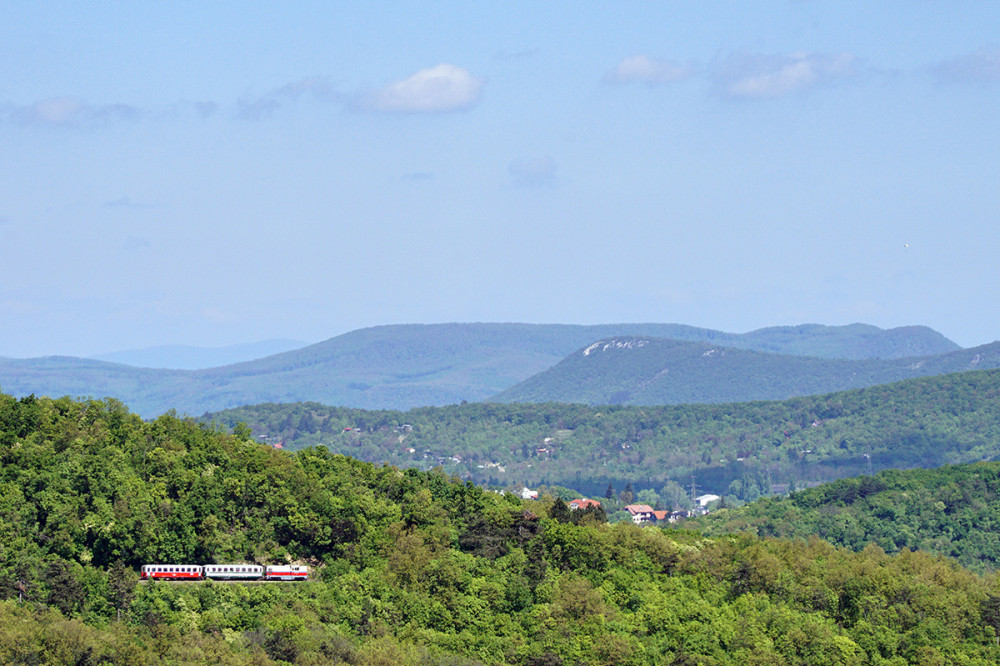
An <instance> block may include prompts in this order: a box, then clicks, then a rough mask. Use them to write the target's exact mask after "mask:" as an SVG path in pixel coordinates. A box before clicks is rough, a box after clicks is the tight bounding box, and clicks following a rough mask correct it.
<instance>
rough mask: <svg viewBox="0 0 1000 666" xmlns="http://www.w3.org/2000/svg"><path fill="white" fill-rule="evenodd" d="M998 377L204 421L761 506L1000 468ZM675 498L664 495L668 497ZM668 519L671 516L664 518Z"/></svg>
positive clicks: (499, 477) (396, 459)
mask: <svg viewBox="0 0 1000 666" xmlns="http://www.w3.org/2000/svg"><path fill="white" fill-rule="evenodd" d="M998 398H1000V371H997V370H981V371H975V372H966V373H957V374H952V375H942V376H937V377H929V378H922V379H914V380H908V381H904V382H898V383H896V384H891V385H884V386H877V387H873V388H869V389H861V390H854V391H848V392H843V393H835V394H829V395H823V396H812V397H806V398H795V399H792V400H786V401H780V402H755V403H739V404H730V405H682V406H660V407H622V406H617V407H587V406H582V405H559V404H526V405H517V404H515V405H497V404H467V405H455V406H451V407H442V408H426V409H414V410H411V411H408V412H394V411H365V410H356V409H344V408H336V407H327V406H324V405H320V404H316V403H295V404H282V405H277V404H264V405H256V406H250V407H243V408H239V409H234V410H229V411H226V412H220V413H216V414H210V415H206V417H205V418H206V420H207V421H213V420H215V421H218V422H219V423H221V424H223V425H225V426H227V427H232V426H233V425H235V424H236V423H239V422H244V423H247V424H249V425H250V427H251V429H252V431H253V434H254V435H255V436H257V437H260V438H262V439H263V440H264V441H267V442H269V443H272V444H276V443H282V444H283V446H285V447H286V448H290V449H296V448H300V447H304V446H310V445H323V446H326V447H328V448H330V449H331V450H332V451H335V452H337V453H342V454H345V455H350V456H353V457H355V458H359V459H361V460H368V461H373V462H377V461H389V462H391V463H392V464H394V465H397V466H400V467H409V466H415V467H419V468H422V469H430V468H432V467H436V466H443V468H444V469H446V470H447V471H449V472H450V473H453V474H455V475H458V476H460V477H462V478H465V479H471V480H473V481H475V482H478V483H490V484H495V485H499V486H512V485H516V484H527V485H534V484H548V485H561V486H568V487H572V488H576V489H578V490H581V491H583V492H585V493H587V494H589V495H591V496H598V497H600V496H603V495H604V492H605V489H606V488H607V486H608V484H609V483H611V484H613V485H614V486H615V488H617V489H618V490H621V489H622V488H623V487H624V485H625V484H626V483H628V482H631V483H632V484H633V486H634V487H635V489H636V491H637V492H638V491H639V490H642V489H653V490H656V491H657V492H659V491H661V490H662V489H663V488H664V487H665V486H667V485H668V484H673V485H674V486H678V485H679V486H684V487H688V486H689V485H690V482H691V477H692V475H693V476H695V480H696V484H697V487H698V488H699V490H706V491H712V492H715V493H716V494H719V495H728V496H732V497H734V498H736V499H738V500H752V499H756V498H757V497H759V496H761V495H766V494H768V493H770V492H771V491H773V490H778V489H784V487H787V486H788V485H792V484H795V485H797V486H798V487H804V486H805V485H806V484H807V483H815V482H821V481H828V480H832V479H836V478H840V477H845V476H853V475H857V474H862V473H866V472H869V471H878V470H881V469H887V468H912V467H936V466H939V465H944V464H952V463H962V462H972V461H979V460H987V459H993V458H995V457H997V456H998V455H1000V400H998ZM661 495H666V493H661ZM667 508H669V507H667Z"/></svg>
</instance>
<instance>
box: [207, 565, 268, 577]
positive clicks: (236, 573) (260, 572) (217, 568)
mask: <svg viewBox="0 0 1000 666" xmlns="http://www.w3.org/2000/svg"><path fill="white" fill-rule="evenodd" d="M204 569H205V578H211V579H213V580H260V579H261V578H263V577H264V567H262V566H260V565H258V564H206V565H205V566H204Z"/></svg>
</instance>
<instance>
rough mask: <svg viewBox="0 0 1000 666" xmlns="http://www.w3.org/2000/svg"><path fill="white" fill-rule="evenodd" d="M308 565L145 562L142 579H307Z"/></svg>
mask: <svg viewBox="0 0 1000 666" xmlns="http://www.w3.org/2000/svg"><path fill="white" fill-rule="evenodd" d="M308 577H309V567H307V566H304V565H301V564H271V565H268V566H266V567H262V566H260V565H259V564H144V565H142V568H141V569H140V570H139V579H140V580H204V579H206V578H208V579H211V580H305V579H306V578H308Z"/></svg>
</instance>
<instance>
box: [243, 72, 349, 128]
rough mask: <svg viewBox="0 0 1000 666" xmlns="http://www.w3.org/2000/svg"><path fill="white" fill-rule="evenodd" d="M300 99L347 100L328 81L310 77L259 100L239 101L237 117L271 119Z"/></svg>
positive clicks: (286, 85)
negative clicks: (286, 106)
mask: <svg viewBox="0 0 1000 666" xmlns="http://www.w3.org/2000/svg"><path fill="white" fill-rule="evenodd" d="M300 97H311V98H313V99H316V100H320V101H324V102H330V101H332V102H342V101H344V99H345V98H344V95H342V94H341V93H338V92H337V91H336V90H335V89H334V88H333V86H332V85H331V84H330V82H329V81H328V80H327V79H325V78H323V77H310V78H305V79H301V80H299V81H294V82H292V83H287V84H285V85H283V86H281V87H280V88H275V89H274V90H272V91H270V92H269V93H267V94H265V95H262V96H261V97H258V98H257V99H250V100H247V99H242V98H241V99H239V100H237V102H236V115H237V117H239V118H241V119H243V120H262V119H264V118H269V117H271V116H272V115H274V114H275V112H277V111H278V110H279V109H280V108H282V107H283V106H285V105H286V104H288V103H290V102H294V101H296V100H298V99H299V98H300Z"/></svg>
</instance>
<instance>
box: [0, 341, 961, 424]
mask: <svg viewBox="0 0 1000 666" xmlns="http://www.w3.org/2000/svg"><path fill="white" fill-rule="evenodd" d="M608 336H648V337H651V338H673V339H680V340H693V341H702V342H710V343H711V344H714V345H723V344H724V345H727V346H728V347H734V348H746V349H754V350H759V351H774V350H779V351H782V350H784V351H786V352H787V353H794V354H808V355H810V356H824V357H828V358H847V359H853V358H866V357H871V356H878V357H883V358H892V357H895V356H898V355H899V354H901V353H905V352H909V351H912V350H919V353H920V354H927V355H931V354H940V353H943V352H949V351H953V350H955V349H958V348H959V347H958V346H957V345H956V344H955V343H953V342H951V341H950V340H948V339H947V338H945V337H943V336H942V335H940V334H939V333H937V332H935V331H933V330H931V329H928V328H925V327H919V326H918V327H908V328H905V329H891V330H887V331H886V330H882V329H879V328H876V327H874V326H867V325H863V324H854V325H851V326H820V325H806V326H796V327H778V328H768V329H761V330H760V331H754V332H751V333H746V334H733V333H722V332H719V331H712V330H709V329H702V328H695V327H691V326H683V325H678V324H605V325H596V326H574V325H562V324H433V325H398V326H379V327H374V328H366V329H361V330H357V331H353V332H350V333H346V334H344V335H340V336H337V337H335V338H331V339H329V340H326V341H324V342H320V343H317V344H314V345H310V346H308V347H304V348H301V349H296V350H293V351H288V352H283V353H280V354H275V355H272V356H268V357H265V358H261V359H257V360H254V361H247V362H243V363H237V364H232V365H227V366H222V367H217V368H210V369H205V370H163V369H150V368H134V367H131V366H127V365H122V364H116V363H107V362H102V361H95V360H90V359H78V358H71V357H45V358H37V359H26V360H16V359H0V390H3V391H5V392H7V393H11V394H13V395H19V396H20V395H27V394H30V393H36V394H39V395H50V396H62V395H70V396H93V397H105V396H110V397H114V398H118V399H120V400H122V401H123V402H125V403H126V404H127V405H129V407H130V408H131V409H133V410H134V411H136V412H138V413H140V414H142V415H143V416H146V417H150V416H155V415H157V414H160V413H163V412H164V411H167V410H170V409H176V410H177V411H178V412H180V413H182V414H184V413H187V414H201V413H204V412H206V411H216V410H220V409H226V408H229V407H235V406H239V405H245V404H254V403H261V402H298V401H316V402H322V403H325V404H330V405H341V406H348V407H360V408H367V409H408V408H411V407H416V406H429V405H445V404H454V403H459V402H462V401H477V400H484V399H486V398H489V397H490V396H493V395H495V394H497V393H499V392H501V391H504V390H505V389H508V388H510V387H511V386H514V385H515V384H517V383H518V382H521V381H523V380H525V379H527V378H529V377H531V376H533V375H535V374H537V373H540V372H542V371H543V370H545V369H547V368H550V367H551V366H552V365H554V364H556V363H558V362H559V361H561V360H562V359H563V358H565V357H566V356H567V355H568V354H571V353H572V352H573V350H575V349H579V348H581V347H582V346H584V345H589V344H590V343H592V342H593V341H594V340H598V339H601V338H606V337H608Z"/></svg>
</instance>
